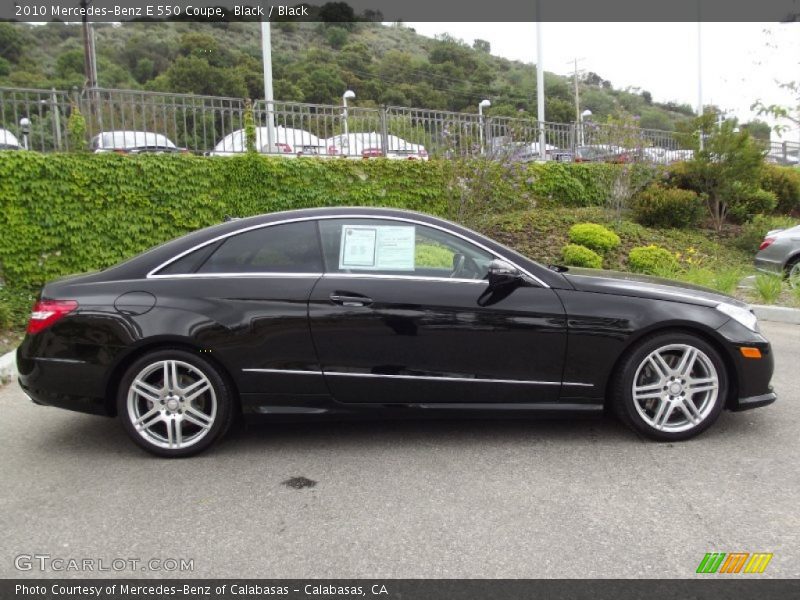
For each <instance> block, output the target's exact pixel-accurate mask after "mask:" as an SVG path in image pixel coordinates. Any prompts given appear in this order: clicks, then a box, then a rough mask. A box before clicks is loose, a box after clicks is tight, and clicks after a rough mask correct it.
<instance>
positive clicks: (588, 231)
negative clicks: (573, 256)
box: [569, 223, 620, 254]
mask: <svg viewBox="0 0 800 600" xmlns="http://www.w3.org/2000/svg"><path fill="white" fill-rule="evenodd" d="M569 241H570V242H572V243H573V244H578V245H579V246H586V247H587V248H589V249H591V250H594V251H595V252H598V253H600V254H605V253H606V252H608V251H609V250H613V249H614V248H617V247H618V246H619V244H620V239H619V236H618V235H617V234H616V233H614V232H613V231H611V230H610V229H608V228H606V227H603V226H602V225H598V224H597V223H579V224H578V225H573V226H572V227H570V230H569Z"/></svg>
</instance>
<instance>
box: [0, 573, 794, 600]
mask: <svg viewBox="0 0 800 600" xmlns="http://www.w3.org/2000/svg"><path fill="white" fill-rule="evenodd" d="M797 597H800V580H795V579H792V580H787V579H759V578H758V576H741V575H738V576H732V577H727V578H722V577H720V576H716V575H715V576H709V578H708V579H691V580H676V579H655V580H654V579H650V580H620V579H595V580H590V579H557V580H531V579H528V580H524V579H511V580H483V579H466V580H463V579H462V580H457V579H348V580H343V579H331V580H324V579H319V580H303V579H264V580H260V579H238V580H237V579H205V580H203V579H193V580H182V579H172V580H170V579H164V580H145V579H138V580H137V579H117V580H113V579H98V580H91V579H43V580H30V579H27V580H20V579H16V580H15V579H5V580H2V581H0V598H3V600H9V599H12V598H13V599H15V600H21V599H23V598H24V599H28V600H45V599H46V600H86V599H89V598H94V599H97V600H155V599H158V600H167V599H169V600H172V599H192V600H195V599H197V600H264V599H269V598H284V599H288V600H301V599H302V600H327V599H334V598H335V599H337V600H355V599H360V598H369V599H371V600H382V599H386V600H487V599H489V598H498V599H502V600H538V599H541V600H628V599H634V598H636V599H642V600H644V599H647V600H687V599H690V598H691V599H693V600H717V599H723V598H724V599H726V600H728V599H732V598H735V599H736V600H786V599H788V598H797Z"/></svg>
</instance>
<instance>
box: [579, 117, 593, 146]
mask: <svg viewBox="0 0 800 600" xmlns="http://www.w3.org/2000/svg"><path fill="white" fill-rule="evenodd" d="M591 116H592V111H590V110H589V109H588V108H587V109H586V110H585V111H583V112H582V113H581V146H583V144H584V142H585V140H584V135H583V120H584V119H588V118H589V117H591Z"/></svg>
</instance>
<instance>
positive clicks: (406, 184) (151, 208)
mask: <svg viewBox="0 0 800 600" xmlns="http://www.w3.org/2000/svg"><path fill="white" fill-rule="evenodd" d="M614 168H616V167H615V166H614V165H561V164H548V165H528V166H526V167H525V168H522V169H519V170H517V171H515V173H516V174H515V177H519V178H520V182H519V184H520V186H519V187H520V189H524V190H528V191H529V192H530V193H531V195H532V197H534V198H536V197H542V196H546V197H549V198H552V200H553V202H555V203H563V204H567V205H576V204H581V205H599V204H602V203H603V202H605V199H606V196H607V195H608V190H609V186H610V182H611V181H613V169H614ZM447 177H448V171H447V169H446V163H441V162H437V161H430V162H417V161H388V160H375V161H350V160H327V161H323V160H313V159H297V160H287V159H282V158H267V157H263V156H259V155H243V156H236V157H224V158H223V157H216V158H214V157H198V156H191V155H166V154H165V155H139V156H119V155H115V154H98V155H94V154H80V153H76V154H47V155H44V154H37V153H34V152H0V232H2V235H1V236H0V267H2V276H3V279H4V281H5V283H6V285H8V286H9V287H19V288H27V289H30V288H33V287H36V286H39V285H41V284H42V283H43V282H45V281H47V280H49V279H52V278H54V277H57V276H60V275H64V274H69V273H76V272H82V271H87V270H92V269H99V268H103V267H106V266H109V265H112V264H114V263H116V262H119V261H120V260H123V259H125V258H127V257H130V256H132V255H134V254H136V253H138V252H141V251H142V250H144V249H146V248H148V247H151V246H153V245H155V244H158V243H161V242H164V241H166V240H169V239H172V238H174V237H177V236H179V235H181V234H183V233H186V232H189V231H192V230H195V229H198V228H201V227H205V226H207V225H211V224H214V223H219V222H220V221H222V220H223V219H224V217H225V216H226V215H235V216H249V215H253V214H259V213H265V212H274V211H278V210H289V209H295V208H304V207H311V206H389V207H398V208H406V209H411V210H419V211H423V212H427V213H431V214H436V215H441V216H448V215H450V214H451V213H452V211H451V204H450V201H449V200H448V190H451V189H452V187H453V186H450V185H448V182H447ZM498 193H499V192H498Z"/></svg>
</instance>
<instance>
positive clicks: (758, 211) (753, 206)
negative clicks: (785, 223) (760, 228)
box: [728, 186, 778, 223]
mask: <svg viewBox="0 0 800 600" xmlns="http://www.w3.org/2000/svg"><path fill="white" fill-rule="evenodd" d="M733 195H734V196H735V197H736V201H735V202H734V203H732V204H731V205H730V208H729V210H728V214H729V216H730V218H731V220H733V221H735V222H737V223H744V222H746V221H749V220H750V219H752V218H753V217H755V216H756V215H765V214H767V213H770V212H772V211H773V210H774V209H775V206H776V205H777V204H778V199H777V197H776V196H775V194H774V193H773V192H768V191H766V190H762V189H761V188H741V187H738V186H737V187H734V191H733Z"/></svg>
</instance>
